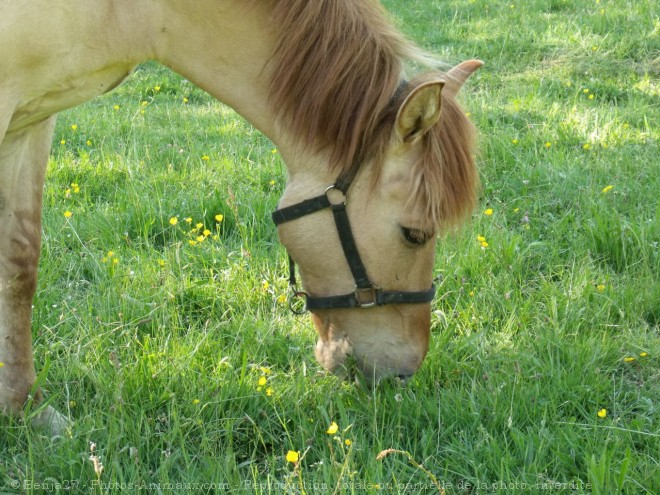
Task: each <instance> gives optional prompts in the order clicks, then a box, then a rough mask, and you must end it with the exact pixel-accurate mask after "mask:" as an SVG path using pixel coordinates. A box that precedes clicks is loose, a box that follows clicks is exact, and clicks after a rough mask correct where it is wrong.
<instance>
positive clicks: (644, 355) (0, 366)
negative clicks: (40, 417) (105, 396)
mask: <svg viewBox="0 0 660 495" xmlns="http://www.w3.org/2000/svg"><path fill="white" fill-rule="evenodd" d="M648 355H649V353H648V352H643V351H642V352H640V353H639V357H643V358H645V357H648ZM0 368H2V363H0Z"/></svg>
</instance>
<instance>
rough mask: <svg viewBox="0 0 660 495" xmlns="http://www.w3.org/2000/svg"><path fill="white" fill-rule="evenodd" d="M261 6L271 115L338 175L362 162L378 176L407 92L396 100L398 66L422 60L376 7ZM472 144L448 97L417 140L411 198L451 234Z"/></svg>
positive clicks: (329, 2)
mask: <svg viewBox="0 0 660 495" xmlns="http://www.w3.org/2000/svg"><path fill="white" fill-rule="evenodd" d="M270 3H271V5H272V9H273V13H272V25H273V26H274V29H276V30H277V31H278V41H277V45H276V48H275V50H274V52H273V59H272V60H271V64H272V65H271V67H272V79H271V82H270V95H271V101H272V104H273V108H275V109H277V111H278V112H279V114H280V115H281V117H283V119H284V122H285V123H286V124H287V125H288V126H289V128H290V129H291V132H292V133H293V134H294V135H295V136H297V138H298V139H300V140H301V142H303V143H305V144H307V145H310V146H313V147H315V148H317V149H329V150H330V152H331V160H332V164H333V165H332V167H333V170H334V171H335V172H336V173H337V174H338V175H340V174H347V173H350V172H351V171H352V170H353V169H354V168H355V167H360V166H361V165H362V163H363V161H364V160H363V158H364V157H372V158H373V163H374V166H376V167H378V166H379V165H380V163H379V162H380V161H381V160H382V158H383V155H384V152H385V150H386V149H387V147H388V145H389V144H390V138H391V135H392V129H393V125H394V119H395V117H396V109H397V108H398V104H399V103H400V102H401V101H403V98H405V96H407V94H409V92H410V90H412V88H413V86H412V85H410V84H409V85H408V86H407V88H409V89H407V91H406V90H404V91H397V88H399V86H400V84H401V81H402V79H403V73H404V64H405V62H406V61H407V60H413V61H417V62H426V61H428V60H429V57H428V56H427V55H426V54H425V53H424V52H423V51H422V50H421V49H419V48H417V47H416V46H415V45H414V44H412V43H411V42H409V41H408V40H406V39H405V38H404V37H403V36H402V35H401V34H400V33H399V32H398V31H397V30H396V29H395V28H394V27H393V25H392V23H391V22H390V21H389V19H388V17H387V14H386V13H385V11H384V10H383V8H382V6H381V5H380V3H379V2H377V1H374V0H314V1H309V0H271V2H270ZM399 89H400V88H399ZM395 94H397V97H396V98H394V95H395ZM472 136H473V131H472V126H471V124H470V122H469V120H468V119H467V117H466V116H465V114H464V112H463V111H462V110H461V109H460V107H459V106H458V104H457V103H456V101H455V100H454V98H453V96H451V95H450V96H443V114H442V118H441V120H440V123H439V124H437V125H436V126H435V128H434V129H432V130H431V131H430V132H428V133H427V134H426V136H425V138H424V151H423V154H422V157H421V159H420V160H419V162H418V163H417V164H416V166H415V167H416V170H415V174H414V175H415V180H414V184H413V185H412V186H413V187H414V193H413V194H411V196H413V197H416V198H419V201H423V202H424V203H423V204H424V207H425V210H426V212H427V214H428V216H429V218H430V219H432V220H433V221H434V222H436V223H437V224H438V225H448V224H453V223H455V222H457V221H458V220H460V219H461V218H462V217H464V216H465V215H466V214H468V213H469V212H470V211H471V209H472V208H473V205H474V201H475V196H476V187H477V174H476V171H475V167H474V159H473V156H472V155H473V140H472Z"/></svg>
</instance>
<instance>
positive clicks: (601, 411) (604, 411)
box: [598, 409, 607, 418]
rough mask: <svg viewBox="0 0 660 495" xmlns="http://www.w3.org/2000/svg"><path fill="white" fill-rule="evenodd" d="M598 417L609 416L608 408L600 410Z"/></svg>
mask: <svg viewBox="0 0 660 495" xmlns="http://www.w3.org/2000/svg"><path fill="white" fill-rule="evenodd" d="M598 417H599V418H605V417H607V409H601V410H600V411H598Z"/></svg>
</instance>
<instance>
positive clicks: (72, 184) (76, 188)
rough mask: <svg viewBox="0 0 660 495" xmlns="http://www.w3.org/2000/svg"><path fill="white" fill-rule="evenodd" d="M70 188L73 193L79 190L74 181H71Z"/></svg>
mask: <svg viewBox="0 0 660 495" xmlns="http://www.w3.org/2000/svg"><path fill="white" fill-rule="evenodd" d="M71 189H72V190H73V192H74V194H78V193H79V192H80V186H79V185H78V184H77V183H75V182H72V183H71Z"/></svg>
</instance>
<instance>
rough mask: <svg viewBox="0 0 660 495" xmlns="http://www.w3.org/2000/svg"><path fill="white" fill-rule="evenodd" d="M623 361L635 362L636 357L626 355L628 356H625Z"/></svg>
mask: <svg viewBox="0 0 660 495" xmlns="http://www.w3.org/2000/svg"><path fill="white" fill-rule="evenodd" d="M623 361H624V362H626V363H633V362H635V358H634V357H632V356H626V357H624V358H623Z"/></svg>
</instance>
